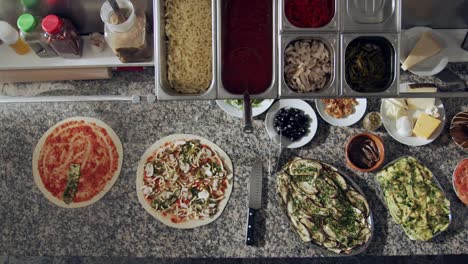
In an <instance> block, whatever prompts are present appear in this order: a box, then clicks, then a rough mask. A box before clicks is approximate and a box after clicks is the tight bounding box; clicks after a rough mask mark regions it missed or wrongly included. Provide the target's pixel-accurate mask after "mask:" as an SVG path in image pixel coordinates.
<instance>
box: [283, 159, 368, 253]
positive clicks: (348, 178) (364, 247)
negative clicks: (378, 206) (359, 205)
mask: <svg viewBox="0 0 468 264" xmlns="http://www.w3.org/2000/svg"><path fill="white" fill-rule="evenodd" d="M310 160H311V161H316V162H318V163H320V164H322V165H323V166H326V167H328V168H330V169H331V170H333V171H336V172H337V173H338V174H340V175H341V176H342V177H343V178H344V179H345V181H346V183H347V184H349V185H351V187H353V188H354V190H356V191H357V192H358V193H359V194H360V195H362V197H364V199H366V201H367V203H368V204H369V200H368V199H367V197H366V195H365V194H364V192H363V191H362V189H361V188H360V187H359V185H358V184H357V183H356V182H355V181H354V180H353V179H352V177H351V176H349V175H348V174H346V173H344V172H343V171H342V170H339V169H337V168H336V167H334V166H332V165H330V164H328V163H325V162H321V161H319V160H315V159H310ZM281 172H282V169H281V170H280V171H278V172H277V173H276V174H275V175H276V176H277V175H278V174H279V173H281ZM277 198H278V202H279V204H280V207H281V208H282V209H283V211H284V213H285V215H286V217H287V218H288V220H289V222H290V221H291V220H290V219H289V216H288V212H287V209H286V208H285V206H284V204H283V202H282V199H281V196H280V195H278V193H277ZM367 223H368V224H369V226H370V231H371V237H370V238H369V240H368V241H367V242H366V243H365V244H364V245H361V246H358V247H356V248H354V249H353V250H352V251H351V253H349V254H344V253H335V252H333V251H331V250H328V249H326V248H324V247H323V246H320V245H318V244H316V243H314V242H313V241H312V242H310V245H312V247H314V248H316V249H318V250H320V251H321V252H323V253H324V254H327V255H330V256H337V257H343V256H356V255H359V254H362V253H364V252H365V251H366V250H367V248H368V247H369V245H370V244H371V242H372V240H373V239H374V233H375V226H374V216H373V214H372V208H371V207H370V204H369V216H368V217H367ZM292 229H293V230H294V228H292ZM294 232H295V231H294Z"/></svg>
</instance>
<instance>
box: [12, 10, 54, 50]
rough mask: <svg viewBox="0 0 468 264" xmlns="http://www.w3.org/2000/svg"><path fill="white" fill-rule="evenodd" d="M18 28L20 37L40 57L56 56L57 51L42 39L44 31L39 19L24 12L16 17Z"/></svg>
mask: <svg viewBox="0 0 468 264" xmlns="http://www.w3.org/2000/svg"><path fill="white" fill-rule="evenodd" d="M17 25H18V28H19V29H20V31H21V32H20V35H21V39H23V40H24V42H26V43H28V45H29V46H30V47H31V49H32V50H33V51H34V52H35V53H36V55H37V56H39V57H41V58H51V57H57V56H58V55H57V53H56V52H55V51H54V49H52V47H51V46H50V45H49V44H47V42H46V40H45V39H44V31H43V30H42V27H41V25H40V24H39V19H38V18H37V17H35V16H33V15H31V14H29V13H24V14H22V15H21V16H19V17H18V21H17Z"/></svg>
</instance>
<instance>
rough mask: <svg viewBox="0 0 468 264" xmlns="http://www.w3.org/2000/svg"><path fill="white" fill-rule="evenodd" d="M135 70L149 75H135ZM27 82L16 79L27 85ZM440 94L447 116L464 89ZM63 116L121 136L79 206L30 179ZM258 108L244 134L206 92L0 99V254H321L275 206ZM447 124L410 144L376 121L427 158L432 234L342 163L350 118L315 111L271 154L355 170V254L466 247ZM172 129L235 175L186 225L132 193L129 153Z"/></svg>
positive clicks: (405, 151) (462, 104)
mask: <svg viewBox="0 0 468 264" xmlns="http://www.w3.org/2000/svg"><path fill="white" fill-rule="evenodd" d="M463 70H466V69H463ZM466 72H468V71H465V73H466ZM148 74H149V73H148ZM125 76H126V75H119V76H117V78H116V79H113V80H111V81H102V82H95V84H96V85H101V84H102V86H107V87H112V86H115V87H116V89H123V87H121V86H120V85H130V86H131V85H136V86H138V83H137V84H134V83H133V82H131V81H129V80H128V78H127V77H125ZM141 78H143V80H148V79H146V78H147V77H145V76H141ZM409 78H411V77H409ZM67 83H68V82H67ZM143 83H144V85H146V83H148V82H147V81H143ZM74 84H75V85H76V86H77V87H78V86H81V85H84V86H86V85H89V84H87V83H86V82H84V83H80V82H74ZM35 85H37V84H35ZM35 85H32V86H24V87H31V88H32V89H34V87H35ZM54 85H59V84H56V83H55V84H54ZM137 88H138V87H137ZM140 88H141V87H140ZM443 102H444V104H445V106H446V110H447V120H450V119H451V118H452V117H453V116H454V115H455V113H457V112H458V111H460V110H463V109H464V110H467V108H468V100H467V99H466V98H459V99H444V100H443ZM379 106H380V100H378V99H373V100H369V105H368V109H369V110H374V111H376V110H378V109H379ZM73 116H89V117H96V118H99V119H101V120H103V121H104V122H106V123H108V124H109V125H110V126H111V127H112V128H113V129H114V130H115V132H116V133H117V135H119V137H120V139H121V140H122V143H123V146H124V163H123V168H122V172H121V175H120V178H119V179H118V181H117V183H116V184H115V186H114V187H113V188H112V189H111V190H110V191H109V193H108V194H107V195H106V196H105V197H104V198H103V199H101V200H100V201H99V202H97V203H95V204H93V205H91V206H88V207H85V208H79V209H62V208H59V207H57V206H55V205H53V204H51V203H50V202H48V200H46V199H45V197H44V196H43V195H42V193H41V192H40V191H39V190H38V188H37V187H36V185H35V184H34V181H33V177H32V173H31V160H32V152H33V149H34V147H35V145H36V143H37V141H38V140H39V138H40V137H41V136H42V134H43V133H44V132H45V131H46V130H47V129H48V128H49V127H51V126H52V125H54V124H55V123H57V122H59V121H61V120H63V119H65V118H67V117H73ZM263 117H264V116H260V117H259V118H256V120H255V121H254V126H255V133H254V134H252V135H246V134H244V133H242V132H241V125H242V121H241V120H240V119H236V118H233V117H230V116H228V115H227V114H225V113H224V112H223V111H222V110H221V109H219V108H218V107H217V106H216V104H215V103H214V102H209V101H204V102H202V101H187V102H156V103H154V104H149V103H140V104H132V103H128V102H96V103H38V104H0V146H1V147H2V151H0V216H1V220H0V255H6V256H89V257H101V256H102V257H128V256H130V257H159V258H186V257H194V258H197V257H236V258H237V257H249V258H250V257H301V258H303V257H314V256H322V255H328V253H326V252H323V251H320V250H317V249H315V248H313V247H312V246H311V245H310V244H305V243H303V242H301V240H300V239H299V237H298V236H297V235H296V234H295V233H294V232H292V230H291V229H290V227H289V223H288V220H287V218H286V217H285V216H284V214H283V211H282V210H281V208H279V205H278V199H277V196H276V193H275V177H274V176H273V175H270V174H269V173H268V172H269V171H272V170H274V168H275V166H276V164H277V160H278V156H279V154H280V151H279V149H278V147H277V146H275V145H272V144H271V143H270V141H269V139H268V135H267V133H266V131H265V129H264V125H263ZM448 125H449V124H448V123H447V124H446V125H445V128H444V132H443V135H442V136H441V137H440V138H438V139H437V140H436V141H435V142H433V143H432V144H430V145H428V146H424V147H417V148H416V147H407V146H404V145H402V144H400V143H398V142H396V141H395V140H393V139H392V138H391V137H390V136H389V135H388V134H387V133H385V131H384V129H383V128H381V129H380V130H379V131H378V134H380V135H381V136H382V137H383V138H384V140H385V145H386V149H387V155H386V162H389V161H391V160H393V159H395V158H397V157H400V156H403V155H414V156H415V157H417V158H418V159H420V160H421V161H422V162H423V163H425V164H426V165H427V166H428V167H429V168H430V169H432V171H433V172H434V174H435V175H436V177H437V178H438V180H439V181H440V182H441V185H442V187H443V189H444V190H445V192H446V193H447V196H448V198H449V200H450V202H451V204H452V212H453V222H452V225H451V226H450V228H449V230H448V231H447V232H445V233H443V234H442V235H440V236H438V237H437V238H435V239H434V240H433V241H431V242H413V241H410V240H409V239H408V237H407V236H406V235H405V234H404V233H403V230H402V229H401V228H400V227H399V226H396V225H395V223H394V222H393V221H392V220H391V218H390V216H389V214H388V212H387V210H386V208H385V205H384V204H383V203H382V199H381V194H380V192H379V190H378V187H377V185H376V182H375V178H374V174H371V173H367V174H361V173H355V172H353V171H350V170H349V169H348V168H346V164H345V158H344V146H345V144H346V142H347V140H348V139H349V137H351V136H352V135H354V134H356V133H359V132H362V131H364V130H363V128H362V126H361V123H358V124H356V125H354V126H352V127H349V128H338V127H331V126H330V125H328V124H326V123H325V122H324V121H323V120H321V119H320V120H319V129H318V132H317V134H316V136H315V138H314V139H313V141H312V142H311V143H309V144H308V145H306V146H305V147H303V148H301V149H297V150H285V151H283V152H281V157H280V158H279V160H280V163H282V162H284V161H285V160H287V159H289V158H292V157H294V156H296V155H299V156H303V157H310V158H315V159H319V160H322V161H324V162H327V163H329V164H332V165H335V166H336V167H338V168H339V169H342V170H343V171H345V172H346V173H347V174H348V175H349V176H351V177H353V178H354V179H355V181H356V182H357V183H358V184H359V186H360V187H361V188H362V189H363V191H364V193H365V195H366V196H367V198H368V200H369V201H370V204H371V207H372V212H373V214H374V220H375V234H374V238H373V241H372V243H371V245H370V247H369V248H368V250H367V251H366V252H365V253H364V255H371V256H377V255H421V254H431V255H438V254H466V253H467V249H468V229H467V223H468V214H467V210H468V209H467V208H466V207H464V206H463V205H462V203H461V202H460V201H458V200H457V198H456V195H455V193H454V191H453V189H452V185H451V175H452V171H453V169H454V168H455V165H456V164H457V162H458V161H459V160H461V159H462V158H464V157H466V156H468V154H467V153H466V152H463V151H462V150H460V149H459V148H457V147H456V146H455V144H454V143H453V142H452V141H451V140H450V138H449V136H448ZM173 133H193V134H197V135H200V136H203V137H206V138H208V139H210V140H211V141H213V142H214V143H216V144H218V145H219V146H220V147H221V148H223V149H224V150H225V151H226V152H227V153H228V155H229V156H230V157H231V159H232V161H233V164H234V170H235V178H234V179H235V184H234V190H233V193H232V196H231V199H230V201H229V203H228V205H227V207H226V210H225V211H224V213H223V214H222V215H221V217H220V218H219V219H218V220H217V221H215V222H214V223H212V224H210V225H207V226H204V227H201V228H197V229H193V230H175V229H172V228H169V227H166V226H164V225H162V224H161V223H159V222H158V221H156V220H155V219H154V218H153V217H152V216H151V215H149V214H148V213H147V212H146V211H145V210H144V209H143V208H142V206H141V205H140V204H139V202H138V200H137V195H136V191H135V174H136V167H137V164H138V161H139V159H140V156H141V155H142V154H143V152H144V151H145V150H146V149H147V148H148V147H150V146H151V144H152V143H153V142H155V141H156V140H157V139H159V138H161V137H164V136H167V135H170V134H173ZM256 158H257V159H261V160H263V161H264V165H265V168H270V170H268V169H266V170H265V175H264V188H263V191H264V192H263V193H264V195H263V198H264V199H263V201H264V204H263V209H262V211H261V212H260V213H259V215H258V217H257V223H256V230H255V231H256V234H255V235H256V239H257V241H258V243H257V245H256V246H255V247H248V246H246V245H245V244H244V233H245V224H246V213H247V212H246V207H247V180H248V176H249V173H250V166H251V164H252V161H253V159H256ZM272 173H273V172H272Z"/></svg>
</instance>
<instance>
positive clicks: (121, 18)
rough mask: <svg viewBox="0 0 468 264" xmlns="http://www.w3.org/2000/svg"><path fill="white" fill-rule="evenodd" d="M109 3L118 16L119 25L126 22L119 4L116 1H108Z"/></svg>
mask: <svg viewBox="0 0 468 264" xmlns="http://www.w3.org/2000/svg"><path fill="white" fill-rule="evenodd" d="M107 1H108V2H109V4H110V6H111V7H112V9H113V10H114V14H115V15H116V16H117V20H118V21H119V24H120V23H123V22H125V20H127V19H126V18H125V15H124V14H123V13H122V10H121V9H120V6H119V4H117V1H116V0H107Z"/></svg>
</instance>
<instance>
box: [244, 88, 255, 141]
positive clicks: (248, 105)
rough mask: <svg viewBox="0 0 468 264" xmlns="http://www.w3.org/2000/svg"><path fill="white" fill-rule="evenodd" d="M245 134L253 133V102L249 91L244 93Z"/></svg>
mask: <svg viewBox="0 0 468 264" xmlns="http://www.w3.org/2000/svg"><path fill="white" fill-rule="evenodd" d="M244 132H245V133H248V134H250V133H252V132H253V125H252V102H251V101H250V95H249V92H248V91H247V92H246V93H244Z"/></svg>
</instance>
